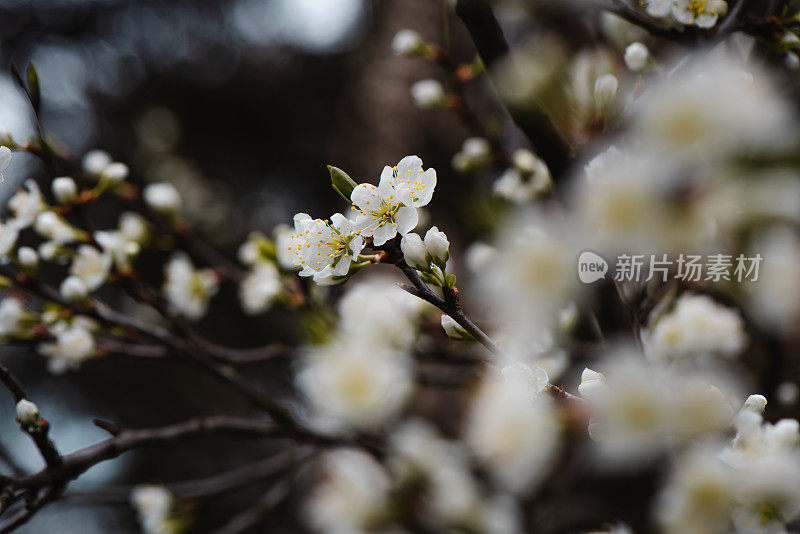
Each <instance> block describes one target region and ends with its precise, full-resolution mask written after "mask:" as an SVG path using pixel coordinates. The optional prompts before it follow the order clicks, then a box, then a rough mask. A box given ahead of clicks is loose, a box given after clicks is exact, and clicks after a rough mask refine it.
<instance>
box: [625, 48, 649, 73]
mask: <svg viewBox="0 0 800 534" xmlns="http://www.w3.org/2000/svg"><path fill="white" fill-rule="evenodd" d="M648 63H650V51H649V50H648V49H647V47H646V46H645V45H644V44H642V43H640V42H635V43H631V44H629V45H628V46H627V48H625V65H626V66H627V67H628V68H629V69H630V70H631V71H633V72H641V71H643V70H644V69H645V67H647V64H648Z"/></svg>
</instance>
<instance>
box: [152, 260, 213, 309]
mask: <svg viewBox="0 0 800 534" xmlns="http://www.w3.org/2000/svg"><path fill="white" fill-rule="evenodd" d="M164 275H165V279H164V295H165V296H166V298H167V301H168V302H169V304H170V305H171V306H172V307H173V308H174V309H175V311H177V312H178V313H180V314H181V315H183V316H184V317H186V318H187V319H189V320H192V321H197V320H199V319H201V318H202V317H203V316H204V315H205V314H206V312H207V311H208V301H209V300H210V299H211V297H213V296H214V295H215V294H216V293H217V289H218V281H217V275H216V274H215V273H214V271H213V270H211V269H195V268H194V265H193V264H192V261H191V260H190V259H189V257H188V256H186V255H185V254H182V253H175V254H173V256H172V258H171V259H170V260H169V262H168V263H167V265H166V266H165V267H164Z"/></svg>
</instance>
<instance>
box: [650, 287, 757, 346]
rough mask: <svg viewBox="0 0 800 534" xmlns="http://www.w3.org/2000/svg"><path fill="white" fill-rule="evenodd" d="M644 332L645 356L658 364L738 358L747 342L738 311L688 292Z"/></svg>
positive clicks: (706, 297) (653, 319)
mask: <svg viewBox="0 0 800 534" xmlns="http://www.w3.org/2000/svg"><path fill="white" fill-rule="evenodd" d="M657 311H658V310H656V311H654V312H653V313H652V314H651V323H650V325H649V326H648V329H647V331H646V332H643V335H642V337H643V340H644V342H645V349H646V350H645V354H647V356H648V357H649V358H652V359H653V360H655V361H674V360H678V359H682V358H688V357H695V358H705V357H709V356H724V357H732V356H736V355H737V354H738V353H739V352H741V351H742V349H743V348H744V346H745V345H746V343H747V336H746V335H745V332H744V320H743V319H742V316H741V314H740V313H739V312H738V310H735V309H733V308H727V307H725V306H722V305H720V304H717V303H716V302H714V300H713V299H712V298H711V297H708V296H706V295H695V294H692V293H684V294H682V295H681V296H680V298H678V301H677V302H676V303H675V305H674V308H673V309H672V310H671V311H670V312H669V313H667V314H665V315H662V316H660V317H655V316H656V313H657Z"/></svg>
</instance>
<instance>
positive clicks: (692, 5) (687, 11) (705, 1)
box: [671, 0, 728, 28]
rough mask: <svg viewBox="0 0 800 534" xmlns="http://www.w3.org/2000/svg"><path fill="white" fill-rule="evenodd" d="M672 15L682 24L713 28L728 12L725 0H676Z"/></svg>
mask: <svg viewBox="0 0 800 534" xmlns="http://www.w3.org/2000/svg"><path fill="white" fill-rule="evenodd" d="M671 12H672V16H673V17H674V18H675V20H677V21H678V22H680V23H681V24H686V25H687V26H692V25H694V26H697V27H698V28H712V27H713V26H714V25H715V24H716V23H717V20H718V19H719V17H724V16H725V14H726V13H727V12H728V4H727V2H725V0H675V2H674V4H673V5H672V11H671Z"/></svg>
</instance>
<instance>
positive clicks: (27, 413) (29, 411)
mask: <svg viewBox="0 0 800 534" xmlns="http://www.w3.org/2000/svg"><path fill="white" fill-rule="evenodd" d="M38 420H39V407H38V406H36V404H34V403H32V402H31V401H29V400H27V399H21V400H20V401H19V402H18V403H17V421H19V422H20V424H23V425H26V426H30V425H35V424H36V422H37V421H38Z"/></svg>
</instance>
